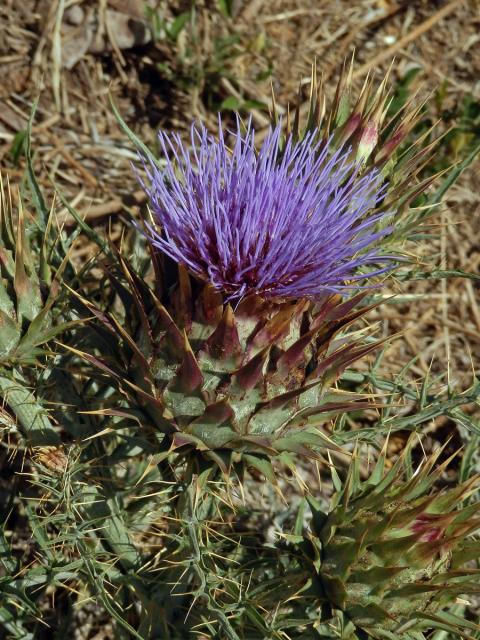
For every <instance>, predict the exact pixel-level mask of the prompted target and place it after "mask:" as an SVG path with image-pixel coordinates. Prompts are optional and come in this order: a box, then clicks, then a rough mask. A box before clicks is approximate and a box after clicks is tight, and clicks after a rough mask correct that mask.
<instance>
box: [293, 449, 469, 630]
mask: <svg viewBox="0 0 480 640" xmlns="http://www.w3.org/2000/svg"><path fill="white" fill-rule="evenodd" d="M410 449H411V447H410V446H407V448H406V449H405V451H404V452H403V453H402V455H401V456H400V458H399V459H398V461H397V462H396V463H395V464H394V466H393V467H392V468H390V469H388V470H385V464H386V458H385V454H382V455H381V457H380V458H379V460H378V462H377V464H376V466H375V468H374V469H373V471H372V472H371V473H370V474H369V476H368V477H367V478H366V479H364V480H362V479H361V478H360V463H359V459H358V458H356V457H355V458H354V459H353V461H352V463H351V465H350V467H349V471H348V474H347V477H346V478H345V481H344V482H343V483H340V481H339V479H338V476H336V474H335V476H336V477H335V478H334V483H335V484H336V486H337V491H336V493H335V495H334V497H333V498H332V502H331V506H330V509H329V511H328V512H324V511H323V510H322V509H321V508H320V507H319V505H318V503H316V501H315V500H314V499H310V500H309V502H310V505H311V508H312V512H313V518H312V522H311V528H310V531H309V533H308V534H307V535H306V536H305V537H304V539H303V541H301V542H299V539H297V543H298V545H299V547H298V548H299V550H301V552H302V560H301V564H302V565H303V566H304V568H305V569H307V571H308V573H309V577H308V579H307V582H306V584H305V585H304V588H303V590H302V593H303V594H304V595H305V596H307V595H308V596H309V597H313V598H314V599H316V600H317V601H318V604H319V606H320V609H321V617H322V619H323V620H325V619H326V618H329V617H331V618H332V619H335V618H336V619H337V621H338V619H339V618H340V619H341V620H342V624H343V626H346V627H347V628H349V629H350V632H349V633H347V634H346V635H344V636H342V637H345V638H350V637H351V638H360V639H362V640H363V639H364V638H375V639H379V640H380V639H382V640H383V639H389V640H393V638H398V639H399V640H400V639H401V640H407V639H408V640H413V639H414V638H415V639H418V640H419V639H420V638H423V637H424V636H423V635H422V634H421V632H422V631H425V630H428V629H444V628H446V629H448V630H451V631H452V632H455V633H462V635H463V634H464V633H465V632H466V631H467V630H469V629H471V630H476V629H477V625H474V624H472V623H470V622H468V621H467V620H462V619H461V618H458V617H456V616H454V615H453V614H450V613H446V612H445V611H444V610H443V609H444V607H445V606H447V605H451V604H452V603H454V602H455V599H456V598H457V597H460V596H467V597H468V595H472V594H478V593H479V590H480V589H479V583H478V580H479V577H480V571H479V570H477V569H475V567H474V566H473V567H472V566H470V565H468V564H467V563H468V562H469V561H471V560H478V559H480V542H479V541H477V540H475V539H474V538H472V537H471V535H472V534H473V533H475V532H476V531H477V530H478V529H479V528H480V517H479V515H480V503H479V502H474V503H472V504H469V503H468V499H469V497H470V496H471V495H472V493H473V492H474V488H475V487H476V486H477V484H478V478H476V477H474V478H472V479H470V480H469V481H467V482H465V483H463V484H460V485H458V486H455V487H453V488H448V489H445V490H443V491H442V490H438V489H436V488H434V483H435V482H436V481H437V480H438V479H439V477H440V476H441V475H442V473H443V471H444V470H445V467H446V466H447V464H448V463H449V462H450V459H449V460H447V461H445V462H444V463H442V464H438V465H437V464H436V463H437V460H438V457H439V455H440V453H441V451H439V452H437V453H436V454H435V455H432V456H431V457H429V458H427V459H425V460H424V461H423V463H422V464H420V465H419V467H418V468H417V470H416V472H415V473H414V474H413V475H411V474H408V470H407V465H406V458H407V457H408V455H409V453H410ZM334 473H335V472H334ZM462 504H463V505H466V506H463V507H462ZM463 637H467V635H464V636H463Z"/></svg>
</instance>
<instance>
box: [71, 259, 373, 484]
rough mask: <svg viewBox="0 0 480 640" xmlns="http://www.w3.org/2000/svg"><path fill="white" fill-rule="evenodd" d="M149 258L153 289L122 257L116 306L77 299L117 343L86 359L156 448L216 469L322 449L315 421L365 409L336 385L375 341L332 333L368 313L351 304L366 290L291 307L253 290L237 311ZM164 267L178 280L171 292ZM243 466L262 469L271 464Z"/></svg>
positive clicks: (114, 277) (113, 401) (113, 276)
mask: <svg viewBox="0 0 480 640" xmlns="http://www.w3.org/2000/svg"><path fill="white" fill-rule="evenodd" d="M153 259H154V263H155V265H156V266H155V271H156V273H158V274H160V275H159V277H158V279H157V280H156V282H155V285H154V288H153V289H152V288H151V287H149V286H148V285H147V284H146V283H145V282H144V281H143V280H142V279H141V278H139V277H138V276H137V275H136V274H135V272H134V270H133V269H132V267H131V266H130V265H129V264H128V263H127V262H126V261H125V260H124V259H123V258H121V257H120V256H118V264H120V265H121V267H122V271H116V270H115V267H114V266H113V265H112V266H110V267H109V268H108V271H107V273H108V277H109V279H110V282H111V284H112V290H113V291H116V292H118V298H119V303H118V304H117V305H116V307H117V310H118V311H117V312H116V313H113V312H108V313H106V312H103V311H100V310H99V309H98V308H96V307H95V306H94V305H93V304H92V302H91V301H89V300H87V299H85V298H83V299H82V301H83V304H84V305H85V306H86V307H87V308H88V309H89V311H91V312H92V313H93V314H94V315H96V316H97V318H98V319H99V320H100V321H101V322H102V324H103V325H104V327H105V328H106V329H107V330H108V332H109V333H110V335H111V340H112V345H113V344H115V345H116V346H115V348H112V350H111V351H110V355H109V356H108V357H103V358H100V357H99V356H95V357H92V356H91V355H87V354H85V353H83V354H82V355H83V356H84V357H86V358H87V359H89V360H90V361H91V362H92V363H93V364H95V365H97V366H99V367H100V368H101V369H102V370H103V371H104V372H105V373H106V374H107V375H108V376H109V377H110V378H111V380H112V382H114V383H115V384H116V386H117V388H118V389H119V391H120V392H121V395H119V396H118V397H117V396H112V397H111V398H109V399H108V403H109V405H110V406H111V407H112V409H114V408H120V407H121V406H122V405H123V403H124V401H125V399H127V400H128V404H129V406H131V407H137V408H140V409H141V411H142V417H141V423H142V426H143V427H144V429H150V430H151V431H152V433H157V434H163V436H162V437H164V438H166V440H164V441H163V445H162V447H165V446H166V448H167V449H168V448H169V445H168V443H170V445H172V446H173V447H185V446H189V447H190V448H191V447H193V448H195V449H197V450H200V451H203V452H205V453H206V454H208V456H209V457H211V458H212V457H213V458H214V459H215V460H216V461H217V462H218V463H219V464H220V466H221V467H223V468H225V466H228V465H229V464H230V462H232V461H235V459H239V458H238V456H241V455H242V454H249V453H251V454H261V455H277V454H279V453H281V452H282V451H297V452H304V453H308V451H309V448H310V447H311V446H320V447H321V446H325V445H327V446H328V443H329V440H328V438H326V437H325V436H324V435H322V433H321V431H320V430H319V429H318V426H319V425H320V424H322V423H324V422H325V421H326V420H328V418H329V417H331V416H332V415H335V414H337V413H339V412H342V411H347V410H349V409H354V408H360V407H362V406H364V404H365V403H364V402H363V400H364V397H363V396H360V395H358V394H355V393H347V392H341V391H337V390H334V389H331V384H332V382H333V381H334V380H335V379H336V378H337V377H338V375H339V374H340V373H341V371H342V370H343V369H344V368H345V367H346V366H348V365H349V364H350V363H352V362H354V361H355V360H357V359H358V358H360V357H362V356H364V355H366V354H367V353H369V352H370V351H372V350H373V349H374V348H375V347H376V346H377V343H376V342H370V343H368V344H359V338H358V336H356V337H353V336H352V338H351V339H350V340H349V341H346V340H345V337H343V338H341V337H338V334H339V332H340V331H342V330H344V329H345V328H346V327H348V326H349V325H350V324H351V323H352V322H354V321H355V320H356V319H357V318H359V317H360V316H362V315H363V314H364V313H365V312H366V311H367V307H363V308H362V309H360V310H354V307H355V306H356V305H357V304H359V303H360V301H361V299H362V298H363V297H364V294H358V295H357V296H356V297H354V298H351V299H349V300H346V301H342V300H341V298H340V296H338V295H331V294H330V295H325V296H324V297H323V298H322V299H319V300H317V301H316V302H312V301H309V300H300V301H292V302H290V303H288V304H287V303H275V302H273V301H268V300H263V299H261V298H259V297H258V296H249V297H247V298H244V299H243V300H242V302H241V303H239V304H238V305H237V306H236V308H235V309H234V308H233V307H232V306H231V305H230V304H225V303H224V301H223V299H222V296H221V294H220V293H218V292H217V291H215V290H214V288H213V287H212V286H211V285H204V284H202V283H201V282H198V281H197V280H195V279H192V278H191V277H190V276H189V275H188V274H187V272H186V271H185V270H184V269H183V268H182V267H180V270H179V275H178V276H176V275H175V271H176V270H177V267H176V265H172V264H170V262H169V260H167V264H165V258H163V257H161V256H159V255H158V254H156V253H155V252H154V253H153ZM161 263H162V264H163V267H162V266H161ZM169 271H170V277H172V275H173V280H174V281H175V280H176V281H177V284H176V285H173V286H172V287H171V288H169V289H168V290H167V291H166V290H165V284H166V282H167V281H168V272H169ZM104 284H105V286H106V284H107V280H106V281H105V283H104ZM330 444H331V443H330ZM222 452H223V453H222ZM233 452H236V457H235V456H234V457H233V459H232V458H231V454H232V453H233ZM249 461H250V462H252V464H258V465H260V466H261V470H262V472H264V473H265V472H266V470H267V463H266V461H262V462H261V463H259V462H258V461H257V459H254V458H251V459H249Z"/></svg>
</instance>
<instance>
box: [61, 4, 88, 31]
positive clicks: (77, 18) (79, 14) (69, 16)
mask: <svg viewBox="0 0 480 640" xmlns="http://www.w3.org/2000/svg"><path fill="white" fill-rule="evenodd" d="M84 20H85V11H84V10H83V9H82V7H81V6H80V5H78V4H74V5H73V7H70V8H69V9H67V10H66V11H65V22H67V23H68V24H71V25H72V26H75V27H78V26H79V25H80V24H82V23H83V21H84Z"/></svg>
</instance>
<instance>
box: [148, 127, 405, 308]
mask: <svg viewBox="0 0 480 640" xmlns="http://www.w3.org/2000/svg"><path fill="white" fill-rule="evenodd" d="M220 125H221V123H220ZM219 129H220V131H219V139H218V141H216V140H215V139H214V138H213V137H212V136H211V135H210V134H209V133H208V132H207V130H206V129H205V127H203V126H202V125H200V126H199V127H196V126H195V125H192V128H191V150H187V149H186V148H185V146H183V144H182V142H181V140H180V138H179V136H178V135H177V134H172V135H171V136H170V137H169V136H168V135H167V134H165V133H163V132H161V133H160V134H159V140H160V144H161V147H162V149H163V152H164V154H165V157H166V166H165V168H163V169H159V168H158V167H157V166H156V165H154V164H153V163H152V164H151V165H150V167H149V170H148V177H149V180H150V185H149V186H147V187H146V189H147V192H148V195H149V197H150V201H151V205H152V209H153V212H154V214H155V216H156V219H157V221H158V224H159V226H160V228H161V230H160V231H158V230H155V229H153V228H150V234H151V240H152V242H153V244H154V245H155V246H156V247H158V248H159V249H161V250H162V251H163V252H165V253H166V254H167V255H169V256H170V257H171V258H173V259H174V260H175V261H177V262H179V263H182V264H184V265H185V266H186V267H187V268H188V269H189V270H190V271H191V272H192V273H193V274H195V275H197V276H199V277H201V278H202V279H204V280H206V281H208V282H210V283H211V284H213V286H214V287H215V288H216V289H218V290H220V291H223V292H224V293H226V294H227V295H228V296H229V297H230V298H239V297H243V296H245V295H248V294H259V295H261V296H263V297H282V298H298V297H307V298H314V297H316V296H319V295H322V294H323V293H325V292H336V291H340V290H343V289H345V288H353V289H356V288H359V287H361V286H362V285H361V281H362V280H363V279H365V277H366V276H373V275H377V274H379V273H382V272H384V271H385V270H387V269H388V268H389V266H388V265H391V264H392V260H393V258H392V256H386V255H382V251H381V249H379V247H378V241H379V240H380V239H381V238H383V237H384V236H386V235H387V234H388V233H389V232H390V230H391V229H389V228H388V227H385V226H384V228H382V229H380V228H379V224H378V223H379V222H380V220H381V218H383V217H384V216H385V215H386V213H385V212H379V211H378V208H377V207H378V204H379V202H380V201H381V200H382V198H383V196H384V195H385V192H386V187H385V186H382V178H381V176H380V174H379V173H378V171H377V170H375V169H373V170H370V171H368V172H365V173H364V174H363V175H362V174H361V173H360V166H359V165H358V163H356V162H355V161H352V160H351V153H350V150H349V149H345V148H340V149H337V150H333V149H332V148H331V145H330V144H329V143H328V142H327V143H325V142H317V141H316V137H315V134H314V133H309V134H307V135H306V136H305V138H304V139H303V140H301V141H300V142H296V143H294V142H293V140H292V138H291V137H289V138H288V139H287V140H286V142H285V144H284V145H282V133H281V125H280V124H279V125H277V126H276V127H275V128H273V129H271V130H270V131H269V133H268V135H267V136H266V138H265V140H264V142H263V144H262V145H261V147H260V149H259V150H258V152H257V150H256V149H255V133H254V131H253V129H252V127H251V125H250V124H249V125H248V127H247V130H246V132H244V133H242V130H241V125H240V122H239V121H238V120H237V129H236V131H235V132H234V133H233V137H234V143H233V148H232V150H231V151H230V150H229V148H228V147H227V144H226V142H225V139H224V137H223V134H222V130H221V126H220V128H219ZM171 157H172V158H173V160H172V159H171ZM364 267H367V268H368V269H370V271H369V273H367V274H365V273H363V274H362V273H359V269H362V268H364Z"/></svg>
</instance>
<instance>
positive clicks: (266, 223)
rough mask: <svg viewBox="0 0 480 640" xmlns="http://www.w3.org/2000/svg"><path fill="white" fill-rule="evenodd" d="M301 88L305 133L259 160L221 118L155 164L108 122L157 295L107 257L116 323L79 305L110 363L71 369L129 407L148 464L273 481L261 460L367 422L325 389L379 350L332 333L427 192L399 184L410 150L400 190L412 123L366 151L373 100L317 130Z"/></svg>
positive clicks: (380, 97)
mask: <svg viewBox="0 0 480 640" xmlns="http://www.w3.org/2000/svg"><path fill="white" fill-rule="evenodd" d="M315 82H316V81H315V78H314V79H313V84H312V87H313V89H314V91H313V92H312V100H311V116H310V117H309V119H308V122H307V127H306V129H305V130H304V131H300V128H299V125H298V119H296V120H295V122H294V124H293V126H292V125H291V124H290V122H289V121H287V123H286V126H287V133H286V135H284V134H283V133H282V125H281V123H280V122H278V123H273V124H272V127H271V129H270V130H269V132H268V133H267V135H266V137H265V139H264V140H263V143H262V144H261V145H257V144H256V142H255V137H256V134H255V131H254V128H253V126H252V124H251V122H250V123H247V125H246V126H245V127H243V126H242V124H241V122H240V119H239V118H238V117H237V120H236V127H235V129H234V131H233V132H230V133H229V134H228V135H229V137H227V134H224V133H223V131H222V122H221V120H219V125H220V126H219V131H218V138H217V139H215V138H214V137H213V135H210V134H209V133H208V131H207V129H206V128H205V127H204V126H202V125H198V124H193V125H192V127H191V130H190V139H189V141H188V142H186V143H184V142H182V140H181V139H180V137H179V135H178V134H171V135H168V134H166V133H164V132H160V134H159V141H160V148H161V150H162V158H161V160H160V161H158V160H156V159H154V157H153V156H152V154H151V153H150V152H148V150H147V149H146V147H145V146H144V145H143V144H142V143H140V142H139V141H138V140H137V139H136V138H135V136H134V135H133V134H132V132H130V131H129V130H128V128H127V127H126V125H125V124H124V123H123V122H121V121H120V122H121V125H122V127H123V128H124V130H126V131H127V133H128V134H129V136H130V137H131V138H132V139H133V140H134V141H135V143H136V144H137V145H138V146H139V148H140V149H141V153H142V157H143V161H144V167H145V169H146V177H145V178H144V179H143V180H142V184H143V186H144V188H145V190H146V192H147V194H148V197H149V200H150V206H151V216H147V218H146V219H145V220H144V222H143V230H144V234H145V236H146V239H147V243H148V245H149V247H150V251H151V261H152V264H153V266H154V269H153V278H154V282H153V286H151V285H150V284H148V285H147V283H146V282H145V281H144V279H143V278H142V277H139V275H138V274H137V272H136V271H135V269H134V268H133V266H132V265H131V264H129V261H128V260H127V259H126V257H124V256H118V257H117V259H116V260H115V262H114V263H113V265H112V266H110V267H109V268H108V270H107V271H106V278H107V280H106V282H108V280H110V282H111V288H112V291H117V292H118V294H119V305H120V306H118V305H117V307H118V310H117V312H115V313H104V312H103V311H101V310H100V309H97V308H96V307H95V305H93V304H92V302H91V301H89V300H87V299H85V298H84V299H83V303H84V305H85V307H86V308H88V309H89V311H90V312H92V313H93V314H95V315H96V316H97V317H98V319H99V320H100V321H101V323H103V325H104V328H105V329H107V331H108V332H110V333H111V335H112V339H114V340H116V341H118V339H119V338H120V342H121V349H120V350H118V348H117V349H116V351H117V353H116V354H112V355H110V356H109V357H108V358H107V359H103V358H102V357H101V356H102V354H95V356H93V354H92V355H87V354H84V355H85V357H86V358H87V359H89V360H90V361H91V362H94V363H95V364H96V365H97V366H99V367H100V368H101V369H103V371H104V372H105V373H106V374H107V376H108V377H109V378H112V376H113V378H114V380H115V384H116V386H117V389H118V391H119V393H120V395H119V396H118V398H116V397H114V396H112V398H111V402H112V408H113V407H114V406H115V403H116V402H120V403H123V402H125V400H126V401H127V404H129V405H131V406H134V407H141V408H142V412H144V413H145V415H146V416H148V417H145V418H144V419H143V420H144V422H143V424H144V425H145V426H146V425H149V427H148V428H150V429H152V430H153V431H154V432H156V431H158V430H160V431H161V433H162V434H164V439H163V440H162V445H161V447H162V448H165V450H170V448H171V447H173V448H181V450H182V451H184V452H185V453H187V452H194V451H197V452H202V454H201V455H202V456H203V457H206V458H209V459H213V460H215V462H216V464H218V465H219V466H220V467H221V468H222V469H223V470H226V469H227V468H228V467H229V465H230V464H231V463H232V462H235V461H239V460H240V459H243V460H244V461H246V462H247V463H248V465H254V466H257V467H258V468H259V469H261V471H262V472H263V473H269V474H270V473H272V469H271V467H270V462H269V459H270V458H271V457H272V456H277V455H281V454H282V453H283V452H293V451H295V452H303V453H309V452H310V453H311V452H312V450H313V449H317V450H318V447H322V446H326V445H327V446H328V445H329V444H331V443H329V440H328V439H327V437H326V434H325V433H324V432H322V431H321V426H322V424H324V423H325V422H327V421H328V419H330V418H331V417H332V416H334V415H336V414H338V413H342V412H346V411H349V410H353V409H359V408H361V407H362V406H365V402H366V400H365V397H364V396H361V395H358V394H355V393H352V392H350V393H348V392H345V391H341V390H339V389H337V388H336V387H335V388H332V383H334V382H335V381H336V379H337V378H338V377H339V375H340V374H341V372H342V371H343V370H344V369H345V367H347V366H349V365H350V364H351V363H353V362H354V361H355V360H357V359H358V358H360V357H363V356H364V355H366V354H367V353H369V352H370V351H372V350H373V349H375V346H376V344H375V342H374V341H373V340H371V339H370V340H369V341H368V342H365V341H364V336H361V335H360V334H355V333H351V334H350V335H349V336H348V337H347V335H346V334H345V330H346V328H347V327H350V326H351V325H352V323H353V322H354V321H355V320H357V319H358V318H359V317H360V316H362V315H363V314H365V313H366V311H367V310H368V307H367V305H365V304H363V305H361V306H359V305H360V303H361V302H362V300H364V299H365V296H366V295H367V293H368V291H369V290H371V287H372V286H375V285H377V284H378V282H379V280H378V278H379V276H381V275H382V274H385V273H387V272H388V271H389V270H391V269H392V268H393V267H394V266H395V264H396V262H397V260H398V256H399V252H398V251H392V250H391V249H390V243H391V238H392V236H395V237H396V236H397V235H398V230H399V228H400V226H401V225H400V224H399V220H401V219H402V218H401V213H402V210H403V209H404V208H405V207H406V206H407V205H408V202H409V200H410V199H412V198H413V197H415V195H416V194H418V193H420V192H421V191H422V190H423V189H424V188H426V186H427V185H428V184H429V181H426V182H424V183H418V184H413V185H410V181H412V180H413V181H414V182H415V180H414V178H415V175H416V171H417V169H418V167H417V165H418V162H419V161H420V159H422V158H423V156H424V152H419V153H416V152H415V150H414V149H412V148H409V149H407V151H406V153H405V152H404V153H402V160H401V162H400V163H399V164H400V166H401V168H402V169H403V171H404V173H405V175H403V176H400V175H399V173H398V171H397V169H398V168H399V167H397V166H396V165H395V163H394V157H393V154H394V151H395V149H396V147H397V146H398V145H399V144H400V143H401V142H402V140H403V139H404V138H405V136H406V134H407V132H408V130H409V128H410V127H411V126H412V125H411V122H412V120H413V115H412V114H411V113H407V114H406V115H405V116H404V118H403V120H402V121H401V122H396V123H395V122H394V123H393V124H391V126H390V137H389V138H388V140H387V141H386V142H384V144H383V146H382V147H381V148H379V142H380V137H381V130H382V123H383V120H384V118H385V111H386V109H385V105H386V97H385V95H384V94H385V86H384V84H382V85H381V86H380V88H379V89H378V90H377V91H376V92H373V91H372V88H371V84H367V85H366V86H365V87H364V89H363V91H362V94H361V96H360V98H359V100H358V101H357V103H356V104H355V105H354V107H353V108H352V109H351V111H348V109H347V110H346V102H345V99H346V92H345V91H344V90H339V92H338V93H337V99H336V103H335V105H334V107H333V110H332V112H331V113H330V114H329V116H328V117H324V116H325V114H322V110H321V108H320V107H319V104H320V102H319V99H318V96H317V87H316V84H315ZM341 82H342V83H343V82H344V81H343V80H342V81H341ZM387 245H388V249H387ZM98 356H100V357H98Z"/></svg>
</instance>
